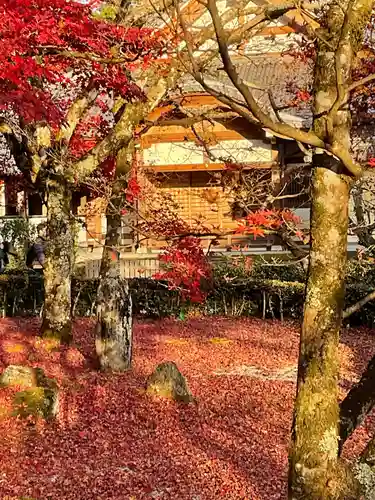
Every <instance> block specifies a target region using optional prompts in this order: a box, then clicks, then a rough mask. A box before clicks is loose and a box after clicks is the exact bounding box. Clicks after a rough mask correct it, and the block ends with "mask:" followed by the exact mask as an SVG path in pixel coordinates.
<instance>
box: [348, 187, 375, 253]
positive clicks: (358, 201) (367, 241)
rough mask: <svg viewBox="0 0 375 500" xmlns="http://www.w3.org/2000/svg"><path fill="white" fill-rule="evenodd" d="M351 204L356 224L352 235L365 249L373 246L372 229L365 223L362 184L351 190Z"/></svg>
mask: <svg viewBox="0 0 375 500" xmlns="http://www.w3.org/2000/svg"><path fill="white" fill-rule="evenodd" d="M353 203H354V212H355V217H356V223H357V227H356V228H355V229H354V233H355V234H356V235H357V237H358V241H359V244H360V245H363V246H364V247H365V248H369V247H371V246H373V245H374V244H375V239H374V237H373V236H372V232H373V229H374V228H373V227H372V225H369V223H368V221H366V216H365V210H364V208H363V187H362V183H361V184H360V185H359V186H356V187H355V189H354V190H353Z"/></svg>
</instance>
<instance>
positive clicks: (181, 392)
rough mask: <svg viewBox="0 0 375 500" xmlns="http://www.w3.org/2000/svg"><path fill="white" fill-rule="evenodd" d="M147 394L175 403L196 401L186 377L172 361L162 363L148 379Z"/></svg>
mask: <svg viewBox="0 0 375 500" xmlns="http://www.w3.org/2000/svg"><path fill="white" fill-rule="evenodd" d="M146 392H147V393H148V394H150V395H153V396H158V397H162V398H167V399H172V400H173V401H182V402H184V403H190V402H193V401H194V398H193V396H192V394H191V392H190V390H189V387H188V385H187V382H186V379H185V377H184V376H183V375H182V373H181V372H180V370H179V369H178V368H177V365H176V364H175V363H173V362H172V361H167V362H165V363H161V364H160V365H158V366H157V367H156V368H155V370H154V372H153V373H152V374H151V375H150V376H149V377H148V379H147V384H146Z"/></svg>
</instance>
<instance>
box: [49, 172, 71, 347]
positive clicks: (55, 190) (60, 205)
mask: <svg viewBox="0 0 375 500" xmlns="http://www.w3.org/2000/svg"><path fill="white" fill-rule="evenodd" d="M70 210H71V191H70V190H69V189H68V188H67V187H66V186H65V184H64V183H63V182H53V183H51V184H50V186H49V189H48V196H47V248H46V262H45V267H44V290H45V299H44V308H43V323H42V335H43V336H45V337H56V338H58V339H60V340H61V341H63V342H69V341H70V340H71V336H72V319H71V275H72V268H73V260H74V259H73V254H74V245H73V243H74V238H73V231H72V224H71V219H70Z"/></svg>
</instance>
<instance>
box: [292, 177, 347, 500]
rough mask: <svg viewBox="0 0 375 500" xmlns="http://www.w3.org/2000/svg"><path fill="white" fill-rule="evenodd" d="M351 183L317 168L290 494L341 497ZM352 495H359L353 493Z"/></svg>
mask: <svg viewBox="0 0 375 500" xmlns="http://www.w3.org/2000/svg"><path fill="white" fill-rule="evenodd" d="M349 191H350V187H349V183H348V181H347V180H346V179H345V178H344V177H342V176H340V175H337V174H335V173H334V172H332V171H330V170H328V169H325V168H321V167H317V168H315V171H314V176H313V201H312V214H311V217H312V219H311V240H312V243H311V254H310V266H309V273H308V282H307V291H306V300H305V309H304V320H303V326H302V332H301V341H300V355H299V369H298V388H297V399H296V403H295V411H294V422H293V431H292V446H291V451H290V475H289V481H290V496H289V498H291V499H293V500H294V499H295V500H297V499H298V500H299V499H301V500H302V499H304V500H309V499H322V500H323V499H324V500H330V499H339V498H351V497H350V494H349V492H348V493H346V495H347V496H342V495H343V493H342V492H341V490H340V488H341V486H342V485H345V484H346V482H347V481H346V479H345V477H344V476H345V474H346V472H345V470H344V468H343V467H341V466H339V464H338V441H339V426H338V421H339V406H338V385H337V382H338V371H339V364H338V344H339V329H340V325H341V314H342V309H343V305H344V292H345V290H344V280H345V267H346V255H347V229H348V203H349ZM352 498H355V496H353V497H352Z"/></svg>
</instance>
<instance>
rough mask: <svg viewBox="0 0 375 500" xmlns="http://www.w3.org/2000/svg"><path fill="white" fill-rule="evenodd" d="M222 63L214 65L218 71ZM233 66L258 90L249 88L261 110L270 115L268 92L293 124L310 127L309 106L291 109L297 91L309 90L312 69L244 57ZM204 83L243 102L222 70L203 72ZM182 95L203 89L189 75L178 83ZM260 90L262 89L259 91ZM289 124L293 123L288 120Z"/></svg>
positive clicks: (294, 63)
mask: <svg viewBox="0 0 375 500" xmlns="http://www.w3.org/2000/svg"><path fill="white" fill-rule="evenodd" d="M220 66H222V64H221V65H220V64H219V63H216V64H215V67H216V68H220ZM235 66H236V69H237V71H238V74H239V76H240V78H241V79H242V80H243V81H244V82H245V83H247V84H251V85H252V86H256V87H258V88H257V89H254V88H252V92H253V95H254V97H255V98H256V99H257V102H258V104H259V105H260V106H261V108H262V109H263V111H265V112H268V113H271V114H272V115H273V118H274V119H275V120H276V119H277V118H276V116H275V114H274V112H273V110H272V106H271V102H270V98H269V93H271V95H272V97H273V99H274V101H275V104H276V106H277V107H281V108H285V109H283V110H282V112H281V113H280V114H281V115H282V116H283V117H284V116H285V115H286V114H288V115H290V117H295V124H296V125H299V126H304V127H309V126H310V124H311V110H310V109H309V108H308V106H306V105H305V106H303V104H302V103H301V106H299V107H298V108H295V107H291V106H290V103H291V101H292V100H293V99H295V97H296V94H295V91H296V89H306V88H308V86H309V84H310V82H311V79H312V70H311V67H310V66H309V65H308V64H306V63H303V62H299V61H296V60H294V59H293V60H292V59H291V58H287V57H281V56H279V57H275V56H263V57H259V56H258V57H252V58H243V59H239V60H237V61H235ZM205 79H206V82H207V83H208V84H209V85H210V86H211V87H212V88H213V89H215V90H218V91H221V92H223V93H224V94H226V95H229V96H230V97H233V98H236V99H238V100H241V101H244V99H243V97H242V96H241V94H240V93H239V92H238V91H237V89H236V88H235V87H234V86H233V84H232V82H231V81H230V80H229V78H228V76H227V75H226V73H225V72H224V71H223V70H220V69H219V70H218V69H214V68H213V69H212V70H209V71H207V72H206V78H205ZM181 87H182V89H183V92H184V93H193V92H202V90H203V89H202V87H201V86H200V84H199V83H197V82H196V81H195V80H194V79H193V77H192V76H186V77H184V79H183V81H182V82H181ZM260 89H262V90H260ZM288 121H293V120H292V119H288Z"/></svg>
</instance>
